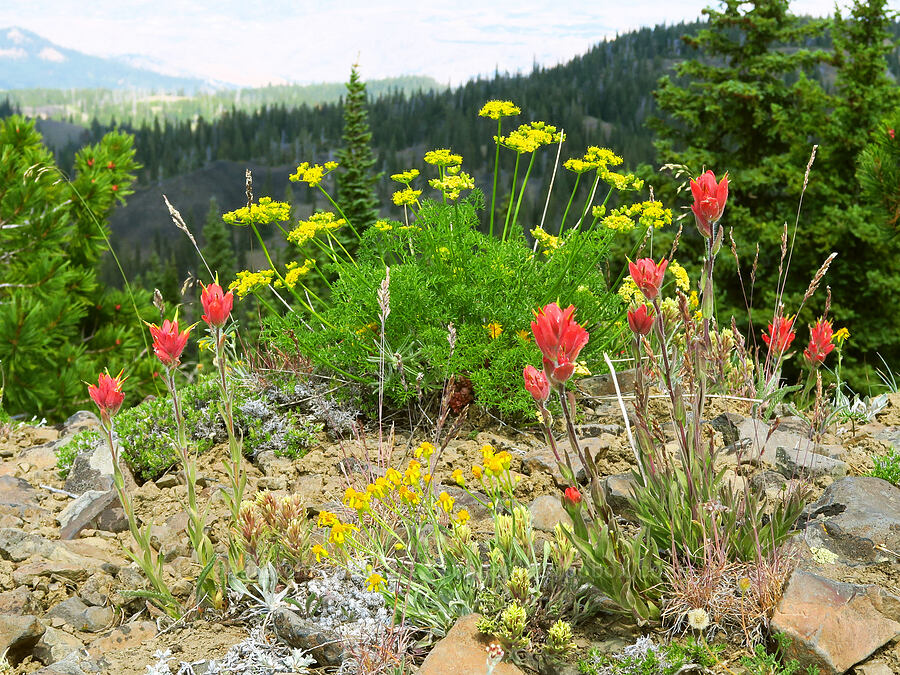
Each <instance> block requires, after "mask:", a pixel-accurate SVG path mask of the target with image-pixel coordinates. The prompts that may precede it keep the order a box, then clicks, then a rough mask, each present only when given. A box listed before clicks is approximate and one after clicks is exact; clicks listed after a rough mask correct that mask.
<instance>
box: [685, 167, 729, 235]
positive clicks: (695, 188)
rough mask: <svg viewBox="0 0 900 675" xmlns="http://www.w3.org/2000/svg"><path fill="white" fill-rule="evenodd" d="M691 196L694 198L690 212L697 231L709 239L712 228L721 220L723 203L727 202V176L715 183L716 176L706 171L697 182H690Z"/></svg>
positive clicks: (723, 208)
mask: <svg viewBox="0 0 900 675" xmlns="http://www.w3.org/2000/svg"><path fill="white" fill-rule="evenodd" d="M691 194H692V195H693V196H694V204H693V205H692V206H691V210H692V211H693V212H694V220H695V221H696V222H697V229H698V230H700V234H702V235H703V236H704V237H707V238H709V237H711V236H712V226H713V225H714V224H715V223H717V222H719V220H720V219H721V218H722V213H724V211H725V202H726V201H728V174H727V173H726V174H725V175H724V176H723V177H722V180H720V181H719V182H718V183H716V175H715V174H714V173H713V172H712V171H707V172H706V173H704V174H702V175H701V176H699V177H698V178H697V180H691Z"/></svg>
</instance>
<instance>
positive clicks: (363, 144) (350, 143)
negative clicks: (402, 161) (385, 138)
mask: <svg viewBox="0 0 900 675" xmlns="http://www.w3.org/2000/svg"><path fill="white" fill-rule="evenodd" d="M343 114H344V133H343V136H342V138H343V141H344V147H343V148H341V150H339V151H338V153H337V158H338V162H339V163H340V167H339V168H338V179H337V184H338V191H337V192H338V197H337V201H338V204H339V205H340V207H341V210H342V211H343V212H344V214H345V215H346V216H347V219H348V220H349V221H350V222H351V223H352V224H353V226H354V227H355V228H356V230H357V231H358V232H362V231H363V230H364V229H366V228H367V227H368V226H369V225H371V224H372V223H374V222H375V219H376V218H377V217H378V200H377V198H376V196H375V191H374V186H375V182H376V180H377V176H376V175H375V173H374V172H373V171H372V168H373V167H374V166H375V157H374V155H373V154H372V147H371V143H372V132H371V131H370V130H369V121H368V116H369V113H368V110H367V102H366V85H365V82H363V81H362V80H361V79H360V77H359V64H353V67H352V68H351V70H350V81H349V82H347V98H346V99H345V100H344V107H343Z"/></svg>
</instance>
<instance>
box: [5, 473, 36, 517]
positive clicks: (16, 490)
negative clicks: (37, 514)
mask: <svg viewBox="0 0 900 675" xmlns="http://www.w3.org/2000/svg"><path fill="white" fill-rule="evenodd" d="M37 495H38V493H37V490H35V489H34V488H33V487H32V486H31V484H30V483H29V482H28V481H27V480H25V479H24V478H16V477H15V476H0V505H3V506H9V507H12V508H15V509H28V508H38V507H40V502H39V501H38V498H37Z"/></svg>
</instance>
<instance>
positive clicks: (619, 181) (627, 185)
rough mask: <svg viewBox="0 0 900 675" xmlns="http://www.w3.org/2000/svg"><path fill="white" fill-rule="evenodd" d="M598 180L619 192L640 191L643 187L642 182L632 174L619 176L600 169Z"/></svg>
mask: <svg viewBox="0 0 900 675" xmlns="http://www.w3.org/2000/svg"><path fill="white" fill-rule="evenodd" d="M600 180H602V181H603V182H604V183H606V184H607V185H609V186H610V187H613V188H615V189H616V190H618V191H619V192H623V191H625V190H640V189H641V188H643V187H644V181H642V180H641V179H640V178H638V177H637V176H635V175H634V174H633V173H628V174H621V173H616V172H615V171H609V170H607V169H604V168H601V169H600Z"/></svg>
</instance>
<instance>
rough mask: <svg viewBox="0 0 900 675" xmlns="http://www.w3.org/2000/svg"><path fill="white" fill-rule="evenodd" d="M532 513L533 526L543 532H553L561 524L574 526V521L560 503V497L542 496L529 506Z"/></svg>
mask: <svg viewBox="0 0 900 675" xmlns="http://www.w3.org/2000/svg"><path fill="white" fill-rule="evenodd" d="M528 510H529V511H530V512H531V524H532V526H533V527H534V529H536V530H540V531H541V532H553V530H554V528H555V527H556V526H557V524H559V523H563V524H565V525H569V526H571V525H572V519H571V518H570V517H569V514H568V513H566V510H565V509H564V508H563V506H562V504H561V503H560V501H559V497H558V496H554V495H541V496H540V497H536V498H535V499H534V501H532V502H531V504H530V505H529V506H528Z"/></svg>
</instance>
